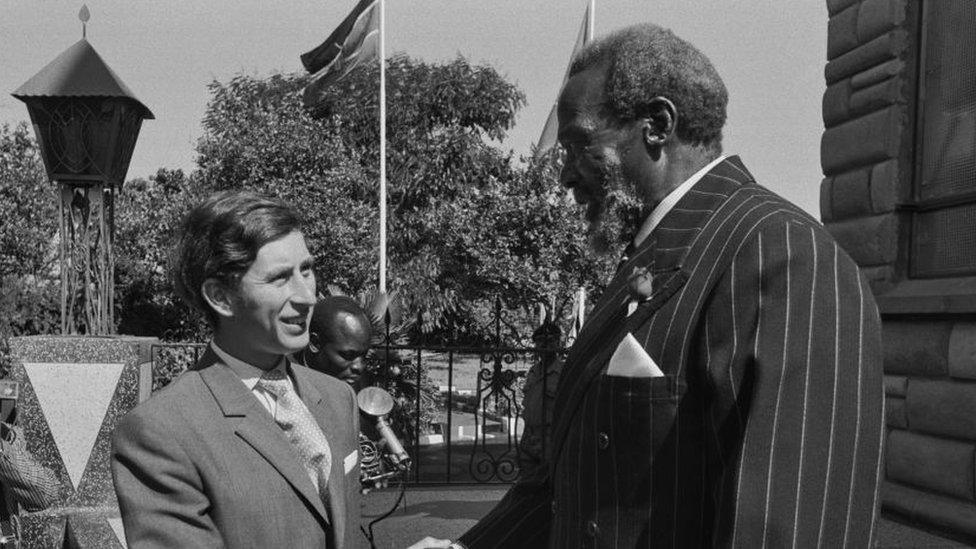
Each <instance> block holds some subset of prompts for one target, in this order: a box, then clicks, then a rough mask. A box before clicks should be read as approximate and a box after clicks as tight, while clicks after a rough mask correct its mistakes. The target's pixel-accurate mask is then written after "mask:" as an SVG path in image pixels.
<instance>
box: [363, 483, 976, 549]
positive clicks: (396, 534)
mask: <svg viewBox="0 0 976 549" xmlns="http://www.w3.org/2000/svg"><path fill="white" fill-rule="evenodd" d="M506 489H507V486H506V485H487V486H485V485H478V486H467V485H465V486H460V485H459V486H447V487H445V486H436V487H411V488H408V489H407V492H406V495H405V498H404V501H403V502H402V503H401V505H400V506H399V507H398V509H397V510H396V511H395V512H394V513H393V514H392V515H391V516H390V517H389V518H387V519H385V520H383V521H382V522H380V523H378V524H376V525H375V526H374V528H373V532H374V535H375V542H376V547H377V549H393V548H397V549H399V548H403V547H407V546H408V545H410V544H411V543H413V542H415V541H417V540H419V539H421V538H423V537H424V536H428V535H430V536H436V537H443V538H454V537H457V536H458V535H459V534H461V533H463V532H464V531H465V530H467V529H468V528H469V527H470V526H471V525H472V524H474V523H475V522H477V521H478V519H479V518H481V517H482V516H484V515H485V514H486V513H487V512H488V511H489V510H490V509H491V508H492V506H494V505H495V503H496V502H497V501H498V500H499V499H501V497H502V495H503V494H504V493H505V490H506ZM396 496H397V492H396V491H395V490H393V489H388V490H382V491H376V492H371V493H369V494H367V495H366V496H365V497H364V498H363V499H364V510H363V522H364V523H368V522H369V521H370V520H373V519H375V518H377V517H379V516H380V515H382V514H383V513H385V512H386V511H388V510H389V509H390V508H391V507H392V505H393V502H394V501H396ZM875 537H876V538H877V543H876V547H878V548H883V549H889V548H918V549H943V548H954V547H968V546H967V545H965V544H961V543H958V542H954V541H950V540H948V539H945V538H942V537H939V536H936V535H932V534H929V533H926V532H923V531H921V530H916V529H913V528H910V527H908V526H904V525H902V524H899V523H897V522H893V521H891V520H886V519H882V521H881V522H880V523H879V525H878V531H877V534H876V535H875Z"/></svg>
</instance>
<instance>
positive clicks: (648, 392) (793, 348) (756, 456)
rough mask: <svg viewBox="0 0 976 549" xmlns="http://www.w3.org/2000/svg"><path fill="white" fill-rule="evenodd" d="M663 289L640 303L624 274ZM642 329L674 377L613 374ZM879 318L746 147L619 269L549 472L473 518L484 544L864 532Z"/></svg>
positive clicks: (834, 541)
mask: <svg viewBox="0 0 976 549" xmlns="http://www.w3.org/2000/svg"><path fill="white" fill-rule="evenodd" d="M635 267H644V268H647V269H648V270H649V271H650V272H651V273H652V275H653V282H654V284H653V285H654V290H653V293H652V294H651V297H650V298H649V299H647V300H645V301H644V302H643V303H642V304H641V305H640V306H639V307H638V309H637V310H636V311H635V312H634V313H633V314H632V315H630V316H629V317H628V316H627V314H626V303H627V301H628V300H629V293H628V289H627V282H626V280H627V275H628V274H629V273H630V272H631V271H632V270H633V269H634V268H635ZM627 333H631V334H633V335H634V336H635V338H636V339H637V340H638V342H640V343H641V344H643V346H644V349H645V350H646V352H647V353H648V354H649V355H650V356H651V358H653V360H654V361H655V362H656V363H657V364H658V366H659V367H660V368H661V370H662V371H663V372H664V374H665V376H664V377H657V378H645V379H634V378H623V377H616V376H609V375H607V374H606V369H607V365H608V362H609V358H610V356H611V355H612V353H613V351H614V350H615V348H616V346H617V345H618V343H619V342H620V341H621V340H622V339H623V338H624V337H625V336H626V334H627ZM880 345H881V343H880V321H879V319H878V314H877V309H876V307H875V304H874V300H873V298H872V295H871V293H870V290H869V288H868V287H867V285H866V284H865V283H864V281H863V279H862V278H861V276H860V274H859V272H858V269H857V267H856V266H855V264H854V263H853V262H852V261H851V259H850V258H849V257H848V256H847V255H846V254H845V253H844V252H843V250H841V249H840V248H839V247H838V246H837V244H836V243H835V242H834V240H833V239H832V238H831V237H830V235H829V234H828V233H827V232H826V231H825V230H824V229H823V227H822V226H821V225H820V224H818V223H817V222H816V221H815V220H813V219H812V218H811V217H809V216H808V215H807V214H805V213H804V212H802V211H801V210H799V209H798V208H797V207H796V206H794V205H792V204H790V203H789V202H787V201H786V200H784V199H782V198H780V197H779V196H777V195H775V194H773V193H772V192H770V191H768V190H766V189H765V188H763V187H761V186H759V185H757V184H756V183H755V181H754V180H753V178H752V176H751V175H750V174H749V173H748V172H747V171H746V169H745V167H744V166H743V165H742V164H741V162H740V161H739V159H738V157H731V158H728V159H726V160H725V161H724V162H722V163H720V164H719V165H718V166H716V167H715V168H714V169H713V170H712V171H711V172H709V173H708V174H707V175H706V176H705V177H704V178H702V179H701V180H700V181H699V182H698V183H697V184H696V185H695V186H694V187H693V188H692V190H691V191H689V193H688V194H687V195H685V196H684V197H683V198H682V199H681V200H680V201H679V202H678V203H677V205H676V206H675V208H674V209H673V210H672V211H671V212H670V213H668V214H667V215H666V216H665V217H664V219H663V220H662V222H661V224H660V225H659V226H658V227H657V228H656V229H655V230H654V231H653V232H652V233H651V235H650V236H649V237H648V238H647V239H646V240H645V241H644V242H643V243H642V245H641V246H640V247H639V248H638V249H637V250H635V252H634V253H633V255H632V256H631V257H630V258H629V260H628V261H627V262H626V263H625V264H624V265H623V266H622V268H621V269H620V271H618V273H617V275H616V277H615V278H614V279H613V280H612V281H611V282H610V283H609V285H608V286H607V289H606V290H605V291H604V293H603V295H602V296H601V298H600V300H599V301H598V303H597V304H596V306H595V308H594V311H593V313H592V314H591V317H590V319H589V320H588V321H587V324H586V325H585V326H584V329H583V331H582V333H581V334H580V337H579V339H578V340H577V342H576V343H575V344H574V345H573V347H572V349H571V350H570V353H569V356H568V357H567V360H566V365H565V366H564V370H563V373H562V376H561V378H560V384H559V389H558V392H557V396H556V401H555V404H554V406H555V409H554V417H555V418H556V419H555V420H554V421H555V423H554V426H553V433H552V439H551V443H550V448H551V453H550V459H549V461H550V468H549V475H548V478H546V479H544V480H541V481H532V480H526V481H523V482H520V483H519V484H516V485H515V487H513V489H512V490H511V491H509V493H508V494H507V495H506V496H505V498H504V499H503V500H502V501H501V502H500V503H499V504H498V506H497V507H496V508H495V509H493V510H492V511H491V512H490V513H489V514H488V515H487V516H486V517H485V518H484V519H483V520H482V521H481V522H479V523H478V524H477V525H475V527H474V528H472V529H471V530H470V531H468V532H467V533H466V534H465V535H464V536H462V538H461V541H462V542H464V543H465V544H466V545H467V546H468V547H470V548H471V549H480V548H482V547H544V546H546V545H548V546H549V547H554V548H569V547H674V548H684V547H750V548H752V547H771V548H772V547H794V546H796V547H825V548H835V547H852V548H862V547H868V546H869V544H870V541H871V532H872V524H873V521H874V515H875V510H876V508H877V503H878V502H877V490H878V475H879V472H880V470H879V467H880V460H881V446H882V433H883V429H882V414H883V397H882V378H881V350H880Z"/></svg>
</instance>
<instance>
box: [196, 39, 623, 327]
mask: <svg viewBox="0 0 976 549" xmlns="http://www.w3.org/2000/svg"><path fill="white" fill-rule="evenodd" d="M387 66H388V68H387V97H388V110H387V135H388V137H389V141H388V144H387V151H388V185H389V200H390V209H389V217H388V219H389V221H388V223H389V224H388V230H389V248H388V249H389V265H390V286H391V288H394V289H399V290H400V293H401V295H403V296H404V299H405V301H406V303H405V305H406V309H407V310H408V311H410V312H411V313H413V314H419V315H420V317H421V319H422V321H423V322H421V323H420V326H422V327H425V328H426V329H427V330H428V331H433V332H434V334H432V335H431V336H437V335H440V336H442V337H446V336H447V335H448V334H450V335H451V338H452V339H453V340H455V341H456V340H457V339H458V338H459V337H460V338H462V339H467V340H469V341H471V340H483V339H485V337H486V334H487V333H488V331H487V330H486V326H485V324H487V322H486V319H487V317H486V315H485V314H484V311H486V310H488V308H486V307H485V302H486V300H488V302H490V301H491V300H490V297H491V296H493V295H496V294H498V293H501V294H502V295H503V297H504V298H505V300H506V302H508V303H509V304H510V305H513V306H521V308H522V309H523V310H524V312H529V311H531V310H532V309H533V308H534V307H535V305H536V304H538V303H543V304H548V303H550V302H551V301H552V299H551V297H552V296H556V295H557V294H558V295H561V296H568V295H570V294H571V293H572V289H573V288H575V287H576V286H577V285H580V284H583V285H586V286H589V287H591V288H593V287H597V286H598V285H599V284H600V283H601V282H600V281H601V280H603V277H604V275H605V273H606V271H607V270H608V268H609V266H608V265H607V262H606V261H598V260H594V259H591V258H589V257H587V256H585V255H584V254H583V253H582V250H583V246H584V245H585V243H584V240H583V236H582V233H583V229H582V221H581V220H580V215H579V212H578V208H577V207H576V206H575V205H573V204H570V203H568V202H567V201H566V200H564V198H563V197H564V195H565V193H564V191H563V190H562V189H560V188H559V185H558V184H557V183H556V181H555V177H554V174H555V170H556V169H557V166H558V158H557V155H555V154H551V155H549V156H547V157H545V158H543V159H542V160H530V161H528V163H527V164H524V163H523V161H522V160H520V159H516V158H514V157H513V154H512V153H511V152H510V151H508V152H504V151H502V150H500V149H499V148H498V146H497V144H498V142H499V141H500V140H501V139H503V138H504V136H505V132H506V130H508V129H509V128H510V127H511V126H512V125H513V124H514V121H515V115H516V113H517V112H518V109H519V108H520V107H521V105H522V104H523V103H524V96H523V95H522V93H521V92H520V91H519V90H518V89H517V88H516V87H515V86H514V85H512V84H510V83H508V82H506V81H505V79H504V78H503V77H502V76H501V75H499V74H498V73H497V72H496V71H495V70H494V69H492V68H491V67H487V66H473V65H471V64H469V63H468V62H467V61H466V60H464V59H463V58H460V57H459V58H457V59H455V60H454V61H452V62H449V63H445V64H429V63H424V62H422V61H418V60H414V59H411V58H409V57H407V56H404V55H400V56H396V57H394V58H392V59H390V60H388V62H387ZM377 81H378V68H374V67H364V68H363V69H362V70H357V71H354V72H353V73H351V74H350V75H349V76H348V77H347V78H346V79H344V80H342V81H340V82H339V83H338V84H337V85H336V86H334V87H333V88H332V89H330V90H329V92H328V94H329V95H328V96H327V97H326V99H325V101H324V102H323V103H322V105H323V107H322V109H321V110H320V111H319V112H318V113H316V115H317V118H315V119H313V118H312V117H311V116H310V115H309V113H307V112H305V111H304V110H303V109H302V107H301V105H300V101H299V94H300V92H301V90H302V88H303V87H304V85H305V83H306V82H307V77H305V76H297V75H280V74H278V75H273V76H271V77H269V78H265V79H258V78H253V77H248V76H237V77H235V78H233V79H231V81H230V82H228V83H226V84H221V83H217V82H214V83H212V84H211V86H210V89H211V93H212V94H213V99H212V100H211V102H210V104H209V106H208V109H207V112H206V116H205V118H204V136H203V137H202V138H201V140H200V142H199V145H198V152H199V155H200V156H199V166H200V177H201V180H202V182H203V183H204V186H206V187H209V188H213V189H218V188H253V189H258V190H262V191H266V192H270V193H272V194H275V195H277V196H281V197H283V198H285V199H286V200H289V201H290V202H292V203H293V204H296V205H298V207H299V209H300V210H301V211H303V212H305V214H306V216H307V217H308V221H309V222H310V223H308V227H309V230H308V233H309V234H308V235H307V236H308V237H309V240H310V245H311V248H312V250H313V253H314V254H315V255H316V262H317V263H316V265H317V267H316V270H317V274H318V278H319V280H320V282H322V283H323V284H324V283H334V284H336V285H338V286H339V287H341V288H342V289H343V290H344V291H346V292H347V293H358V292H359V291H361V290H363V289H364V288H367V287H369V286H371V285H372V284H373V280H375V277H376V263H377V259H378V257H377V251H376V248H377V242H376V233H377V210H378V206H377V191H376V182H377V180H378V163H379V159H378V150H379V145H378V141H379V138H378V103H377V101H378V98H377V88H378V86H377ZM560 301H565V300H560ZM561 309H563V310H565V307H562V308H561ZM567 312H568V311H567Z"/></svg>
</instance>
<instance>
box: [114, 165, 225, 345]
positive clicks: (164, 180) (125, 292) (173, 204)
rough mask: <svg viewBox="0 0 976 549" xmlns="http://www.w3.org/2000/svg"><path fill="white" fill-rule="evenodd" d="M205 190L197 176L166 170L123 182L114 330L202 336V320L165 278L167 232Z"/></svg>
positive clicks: (190, 338) (184, 337)
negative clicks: (116, 325) (148, 176)
mask: <svg viewBox="0 0 976 549" xmlns="http://www.w3.org/2000/svg"><path fill="white" fill-rule="evenodd" d="M206 194H207V191H206V189H204V188H202V187H201V185H200V184H199V182H198V178H195V177H193V176H191V177H187V176H186V175H184V173H183V171H182V170H167V169H160V170H158V171H157V172H156V174H155V175H153V176H151V177H150V178H148V179H134V180H131V181H128V182H127V183H126V184H125V186H124V187H123V189H122V192H121V193H119V196H118V203H117V205H116V219H115V223H116V227H115V250H116V254H115V257H116V263H115V271H116V283H115V287H116V299H115V303H116V309H117V310H116V319H117V322H118V331H119V332H120V333H124V334H130V335H149V336H157V337H161V338H163V339H165V340H171V341H172V340H177V341H199V340H202V339H204V338H205V336H206V335H207V333H208V330H209V329H208V327H207V325H206V322H204V320H203V318H202V317H200V316H199V315H197V314H195V313H194V312H193V311H192V310H190V308H189V307H187V306H186V305H185V304H184V303H183V302H182V300H180V298H179V297H177V295H176V293H175V290H174V289H173V285H172V282H171V280H170V278H169V276H167V274H168V272H169V261H170V257H169V256H170V251H171V248H172V246H173V243H174V238H173V235H174V234H175V233H176V232H177V231H178V230H179V225H180V222H181V221H182V218H183V216H184V215H185V214H186V212H187V211H189V209H190V207H191V206H192V205H193V204H194V203H196V202H198V201H199V200H200V199H202V198H203V197H204V196H206Z"/></svg>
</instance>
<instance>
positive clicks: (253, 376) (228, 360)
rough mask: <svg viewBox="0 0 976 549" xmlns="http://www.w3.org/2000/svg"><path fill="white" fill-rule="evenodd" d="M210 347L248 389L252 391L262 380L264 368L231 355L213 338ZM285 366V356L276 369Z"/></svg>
mask: <svg viewBox="0 0 976 549" xmlns="http://www.w3.org/2000/svg"><path fill="white" fill-rule="evenodd" d="M210 348H211V349H213V351H214V353H216V354H217V356H218V357H219V358H220V361H221V362H223V363H224V364H226V365H227V366H228V367H230V369H231V370H233V371H234V373H235V374H237V376H238V377H240V378H241V381H243V382H244V385H245V386H247V388H248V390H250V391H253V390H254V386H255V385H257V384H258V380H260V379H261V376H263V375H264V370H262V369H261V368H258V367H257V366H254V365H253V364H248V363H247V362H244V361H243V360H241V359H239V358H236V357H233V356H231V355H229V354H228V353H227V351H225V350H223V349H221V348H220V347H219V346H217V342H215V341H213V340H211V341H210ZM284 367H285V360H284V357H282V360H281V361H280V362H278V365H277V366H275V369H276V370H277V369H282V370H283V369H284ZM286 373H287V372H286Z"/></svg>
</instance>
